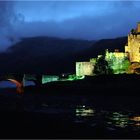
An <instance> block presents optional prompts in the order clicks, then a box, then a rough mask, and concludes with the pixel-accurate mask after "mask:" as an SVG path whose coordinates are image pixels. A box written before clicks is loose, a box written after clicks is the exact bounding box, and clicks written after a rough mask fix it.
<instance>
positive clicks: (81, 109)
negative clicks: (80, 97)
mask: <svg viewBox="0 0 140 140" xmlns="http://www.w3.org/2000/svg"><path fill="white" fill-rule="evenodd" d="M94 112H95V110H93V109H92V108H89V107H87V106H85V105H79V106H77V108H76V112H75V115H76V116H83V117H87V116H93V115H94Z"/></svg>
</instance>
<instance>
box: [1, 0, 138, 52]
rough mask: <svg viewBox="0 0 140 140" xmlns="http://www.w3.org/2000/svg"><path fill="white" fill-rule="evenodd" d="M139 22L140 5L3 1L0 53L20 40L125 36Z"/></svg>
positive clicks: (128, 2) (117, 2)
mask: <svg viewBox="0 0 140 140" xmlns="http://www.w3.org/2000/svg"><path fill="white" fill-rule="evenodd" d="M139 21H140V1H80V0H77V1H66V0H63V1H59V0H57V1H20V0H18V1H0V50H5V49H6V48H7V47H8V46H11V45H12V44H14V43H16V42H17V41H19V40H20V38H21V37H32V36H55V37H61V38H74V39H88V40H98V39H103V38H115V37H120V36H126V35H127V34H128V33H129V32H130V30H131V29H132V28H135V27H136V25H137V22H139Z"/></svg>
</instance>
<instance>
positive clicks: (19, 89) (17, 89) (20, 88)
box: [1, 79, 24, 94]
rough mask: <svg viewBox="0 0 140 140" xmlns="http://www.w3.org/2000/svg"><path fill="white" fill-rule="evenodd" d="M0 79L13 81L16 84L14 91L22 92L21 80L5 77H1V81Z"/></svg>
mask: <svg viewBox="0 0 140 140" xmlns="http://www.w3.org/2000/svg"><path fill="white" fill-rule="evenodd" d="M2 81H10V82H12V83H14V84H15V86H16V92H17V93H19V94H21V93H23V91H24V90H23V84H22V82H21V83H20V82H19V81H17V80H15V79H5V80H4V79H3V80H1V82H2Z"/></svg>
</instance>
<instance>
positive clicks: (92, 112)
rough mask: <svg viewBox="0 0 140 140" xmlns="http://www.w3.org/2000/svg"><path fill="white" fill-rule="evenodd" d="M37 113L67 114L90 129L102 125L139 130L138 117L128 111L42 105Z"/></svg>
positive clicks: (110, 128)
mask: <svg viewBox="0 0 140 140" xmlns="http://www.w3.org/2000/svg"><path fill="white" fill-rule="evenodd" d="M38 112H45V113H48V114H57V115H60V114H63V115H64V116H65V114H67V113H69V115H71V116H72V117H73V121H74V122H75V123H84V124H87V125H89V126H91V127H94V126H98V125H100V124H102V125H104V127H105V128H107V129H109V130H118V129H121V130H134V131H139V130H140V115H135V113H134V112H132V111H130V112H129V111H128V112H123V111H118V112H117V111H107V110H98V109H95V108H94V107H92V106H88V105H83V104H81V105H75V106H73V107H69V108H62V107H60V106H57V107H51V106H50V105H45V106H44V105H43V108H42V109H39V111H38Z"/></svg>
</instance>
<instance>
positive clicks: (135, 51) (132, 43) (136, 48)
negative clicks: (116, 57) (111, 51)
mask: <svg viewBox="0 0 140 140" xmlns="http://www.w3.org/2000/svg"><path fill="white" fill-rule="evenodd" d="M125 52H126V53H128V56H129V59H130V62H131V63H133V62H138V63H139V62H140V22H139V23H138V26H137V28H136V29H135V30H134V29H132V30H131V33H130V34H128V44H127V45H126V46H125Z"/></svg>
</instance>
